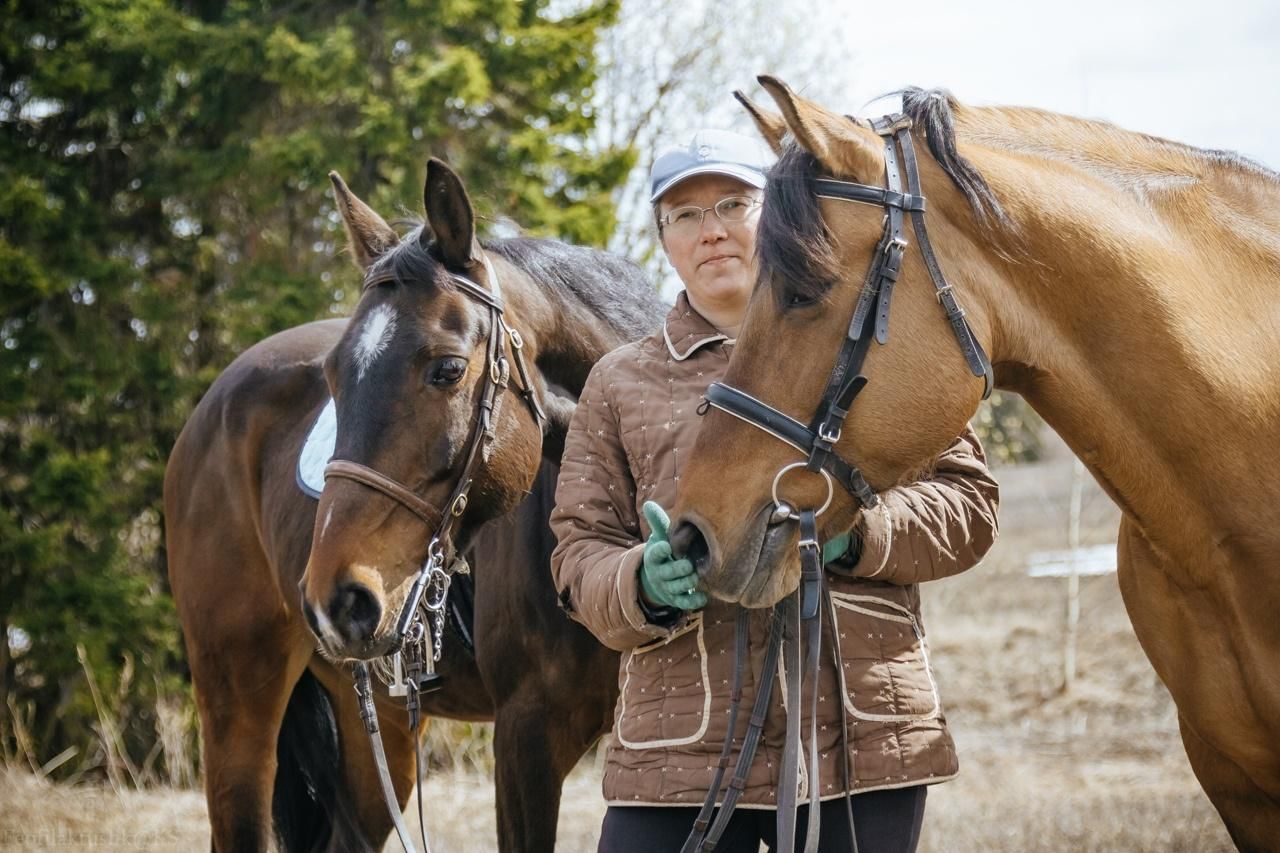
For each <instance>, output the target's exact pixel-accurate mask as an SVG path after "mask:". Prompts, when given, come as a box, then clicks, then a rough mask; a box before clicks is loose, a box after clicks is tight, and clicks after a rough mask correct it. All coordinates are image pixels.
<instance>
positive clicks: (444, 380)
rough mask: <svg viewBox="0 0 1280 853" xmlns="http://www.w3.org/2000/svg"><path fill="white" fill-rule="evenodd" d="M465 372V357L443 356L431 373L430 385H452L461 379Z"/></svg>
mask: <svg viewBox="0 0 1280 853" xmlns="http://www.w3.org/2000/svg"><path fill="white" fill-rule="evenodd" d="M466 372H467V362H466V359H462V358H445V359H441V360H440V363H439V364H438V365H437V366H436V369H435V371H434V372H432V374H431V384H432V385H453V384H454V383H456V382H457V381H458V380H459V379H461V378H462V377H463V376H464V375H465V374H466Z"/></svg>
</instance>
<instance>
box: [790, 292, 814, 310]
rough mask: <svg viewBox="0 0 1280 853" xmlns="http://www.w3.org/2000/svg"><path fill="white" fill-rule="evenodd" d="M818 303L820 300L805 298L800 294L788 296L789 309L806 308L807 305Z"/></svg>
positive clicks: (810, 297)
mask: <svg viewBox="0 0 1280 853" xmlns="http://www.w3.org/2000/svg"><path fill="white" fill-rule="evenodd" d="M817 301H818V300H816V299H814V298H813V297H812V296H805V295H803V294H800V293H791V294H788V296H787V307H788V308H804V307H805V306H806V305H812V304H813V303H815V302H817Z"/></svg>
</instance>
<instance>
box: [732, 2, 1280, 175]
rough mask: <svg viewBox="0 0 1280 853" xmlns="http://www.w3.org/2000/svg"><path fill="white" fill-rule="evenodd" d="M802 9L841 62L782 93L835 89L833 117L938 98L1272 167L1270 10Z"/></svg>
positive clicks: (937, 5)
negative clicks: (1100, 124) (908, 89)
mask: <svg viewBox="0 0 1280 853" xmlns="http://www.w3.org/2000/svg"><path fill="white" fill-rule="evenodd" d="M792 1H793V2H794V0H792ZM803 1H804V2H805V3H806V5H807V6H808V7H809V8H810V9H812V20H813V32H815V33H822V32H835V31H837V30H838V29H839V30H841V31H842V42H843V44H844V45H845V46H846V47H847V56H848V59H847V61H846V63H845V66H844V67H843V68H833V69H831V70H832V79H831V80H830V81H824V82H822V83H818V84H810V85H808V86H806V85H805V83H806V81H800V80H796V81H791V80H788V82H789V83H791V84H792V85H793V86H795V87H796V88H797V89H802V90H803V89H806V88H808V89H811V90H812V89H814V88H815V86H820V87H821V89H822V91H823V92H824V93H825V92H828V91H831V92H834V91H839V89H840V88H843V93H842V96H841V97H840V102H839V103H832V104H830V105H831V106H838V107H840V108H842V109H844V110H848V111H852V112H858V113H862V112H864V110H863V109H862V108H863V105H864V104H865V103H866V102H867V101H868V100H869V99H870V98H872V97H873V96H875V95H878V94H881V93H884V92H886V91H890V90H893V89H898V88H901V87H903V86H906V85H919V86H925V87H932V86H943V87H946V88H949V89H951V91H952V92H954V93H955V95H956V96H957V97H959V98H960V99H961V100H962V101H966V102H969V103H974V104H993V103H1004V104H1020V105H1028V106H1037V107H1044V108H1047V109H1052V110H1057V111H1060V112H1066V113H1072V114H1075V115H1082V116H1087V117H1090V118H1102V119H1107V120H1109V121H1112V122H1115V123H1116V124H1118V125H1121V126H1122V127H1126V128H1129V129H1131V130H1138V131H1143V132H1146V133H1151V134H1155V135H1157V136H1164V137H1168V138H1170V139H1175V140H1178V141H1180V142H1186V143H1190V144H1192V145H1197V146H1200V147H1205V148H1226V149H1231V150H1234V151H1238V152H1240V153H1241V154H1244V155H1246V156H1248V157H1252V158H1253V159H1255V160H1259V161H1261V162H1262V163H1264V164H1265V165H1267V166H1270V167H1271V168H1273V169H1280V3H1277V2H1275V0H1270V2H1259V1H1258V0H1253V1H1252V2H1250V0H1164V2H1159V3H1135V2H1124V0H1112V2H1107V1H1106V0H1075V2H1069V3H1061V2H1059V3H1043V2H1037V0H1023V2H1010V1H1009V0H916V2H912V3H885V2H879V3H877V2H868V0H836V2H823V0H803ZM837 82H842V84H843V85H842V86H841V87H833V86H832V84H833V83H837ZM757 93H758V94H759V90H757ZM815 94H816V91H815ZM877 111H878V110H877V109H872V110H866V112H868V113H874V112H877Z"/></svg>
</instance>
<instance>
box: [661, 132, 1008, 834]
mask: <svg viewBox="0 0 1280 853" xmlns="http://www.w3.org/2000/svg"><path fill="white" fill-rule="evenodd" d="M850 120H851V121H854V123H855V124H856V123H858V122H857V120H856V119H852V118H851V119H850ZM869 125H870V127H871V129H872V130H874V131H875V132H876V134H877V135H879V136H880V137H881V138H882V139H883V140H884V160H885V185H884V186H883V187H879V186H873V185H870V184H859V183H854V182H850V181H841V180H836V179H833V178H814V179H813V180H812V188H813V192H814V194H815V195H817V196H819V197H821V198H831V199H839V200H842V201H852V202H857V203H861V204H876V205H880V206H881V207H883V208H884V209H885V218H884V233H883V234H881V236H880V241H879V243H878V244H877V246H876V248H875V253H874V255H873V256H872V259H871V263H870V266H869V268H868V269H867V274H866V277H865V278H864V280H863V285H862V291H861V293H860V294H859V296H858V300H857V303H856V304H855V306H854V309H853V317H852V319H851V320H850V322H849V328H848V331H847V332H846V334H845V338H844V341H843V342H842V343H841V345H840V351H839V353H837V355H836V360H835V366H834V367H833V368H832V371H831V375H830V376H829V377H828V378H827V384H826V388H825V389H824V390H823V393H822V398H821V401H820V402H819V404H818V409H817V412H816V413H815V414H814V416H813V418H812V419H811V420H810V422H809V423H808V424H807V425H806V424H804V423H801V422H800V421H798V420H796V419H795V418H793V417H791V416H790V415H787V414H785V413H784V412H782V411H779V410H778V409H776V408H774V407H773V406H771V405H769V404H768V403H765V402H764V401H762V400H759V399H757V398H756V397H753V396H751V395H750V394H747V393H746V392H744V391H741V390H739V389H737V388H734V387H733V386H731V385H727V384H725V383H724V382H713V383H712V384H711V386H710V387H709V388H708V389H707V393H706V403H705V404H704V408H703V411H705V406H714V407H715V408H717V409H720V410H721V411H723V412H726V413H728V414H730V415H732V416H734V417H735V418H738V419H739V420H742V421H745V422H746V423H748V424H750V425H751V426H753V427H756V428H757V429H760V430H763V431H764V432H767V433H768V434H769V435H772V436H773V437H774V438H777V439H778V440H780V441H783V442H785V443H787V444H789V445H791V446H792V447H794V448H796V449H797V450H799V451H800V452H801V453H803V454H804V455H805V457H806V458H805V461H804V462H793V463H790V464H788V465H785V466H783V467H782V468H781V469H779V471H778V473H777V474H776V475H775V477H774V480H773V490H772V498H773V502H774V512H773V516H772V519H771V520H772V521H775V522H781V521H784V520H788V519H795V520H796V521H798V523H799V525H800V539H799V549H800V565H801V576H800V586H799V588H798V589H797V590H796V592H795V593H794V594H792V595H789V596H787V597H786V598H784V599H783V600H782V601H781V602H779V603H778V604H777V605H776V606H775V608H774V610H773V614H772V619H771V627H770V632H769V642H768V647H767V650H766V653H765V662H764V671H763V672H762V673H761V675H760V680H759V681H757V684H759V685H760V687H759V692H758V693H757V695H756V702H755V706H754V707H753V708H752V716H751V721H750V724H749V725H748V729H747V734H746V737H745V739H744V740H743V742H742V748H741V751H740V752H739V756H738V762H737V767H736V770H735V773H734V776H733V779H732V781H731V783H730V786H729V789H728V791H726V793H725V797H724V801H723V804H722V805H721V807H720V810H719V812H718V813H716V815H715V820H714V822H712V820H711V816H712V813H713V812H714V811H715V803H716V801H717V798H718V797H719V792H720V788H721V785H722V781H723V777H724V771H725V769H726V768H727V765H728V758H729V754H730V752H731V744H732V741H733V736H734V726H735V723H736V722H737V717H738V711H739V705H740V704H741V698H742V687H741V683H742V675H743V670H744V669H745V667H746V655H747V639H746V630H747V621H746V611H745V609H744V610H743V611H741V612H740V614H739V617H738V632H737V652H736V656H737V668H736V671H735V675H734V686H733V692H732V694H731V702H730V709H729V732H728V734H727V735H726V739H725V745H724V748H723V750H722V751H721V756H720V762H719V765H718V767H717V770H716V773H715V776H714V778H713V781H712V786H711V790H710V791H708V793H707V799H706V801H705V802H704V804H703V807H702V810H701V812H700V813H699V815H698V818H697V820H696V821H695V823H694V829H693V832H692V833H691V834H690V836H689V838H688V839H687V840H686V842H685V845H684V847H683V851H685V853H692V851H695V850H702V851H709V850H712V849H714V847H715V846H716V844H717V843H718V841H719V838H720V835H721V833H723V831H724V829H725V827H726V826H727V824H728V820H729V816H730V815H731V814H732V812H733V809H734V807H735V806H736V804H737V800H738V796H739V795H740V794H741V792H742V789H743V786H744V785H745V782H746V773H747V769H748V768H749V767H750V764H751V761H752V759H753V757H754V755H755V751H756V747H757V745H758V744H759V740H760V732H761V729H762V728H763V725H764V716H765V712H766V711H767V709H768V702H769V695H770V693H771V692H772V684H773V679H774V677H775V673H776V669H777V664H778V658H779V646H783V645H785V647H786V651H785V652H784V655H785V660H784V666H785V670H786V672H787V673H788V674H789V675H790V674H794V675H795V676H796V677H789V678H788V679H787V692H788V697H787V706H786V707H787V734H786V743H785V746H784V750H783V759H782V767H781V769H780V773H779V784H778V847H777V849H778V850H779V851H782V853H790V851H792V850H793V849H794V845H795V823H796V809H797V806H798V802H797V798H798V790H797V789H798V786H799V776H798V771H799V751H800V705H801V701H802V699H801V681H802V677H801V666H800V655H801V644H800V634H801V628H802V626H803V628H804V634H805V647H806V649H807V654H806V660H805V664H804V673H803V678H804V679H807V680H808V682H809V688H810V696H809V699H810V704H811V708H810V732H809V760H808V765H809V766H808V773H809V780H808V782H809V791H808V792H809V823H808V828H807V831H806V842H805V850H806V851H810V850H816V849H817V844H818V833H819V829H820V821H819V817H818V816H819V814H820V812H821V807H820V802H819V795H820V792H819V780H818V776H817V773H818V770H817V765H818V755H817V732H816V725H817V709H818V708H817V703H818V695H817V684H818V670H819V663H820V662H819V659H820V656H821V648H820V647H821V630H822V628H821V625H822V616H821V614H822V610H824V609H825V610H827V611H828V612H830V611H831V603H830V593H829V591H828V589H827V586H826V578H825V573H824V571H823V565H822V546H821V543H820V542H819V540H818V529H817V517H818V516H819V515H821V514H822V513H823V511H825V510H826V509H827V507H828V506H829V505H830V503H831V493H832V481H833V480H834V481H835V482H838V483H840V485H841V486H842V487H843V488H844V489H845V490H846V491H847V492H848V493H849V494H850V495H852V496H853V497H854V498H855V499H856V500H857V501H858V502H859V503H860V504H861V505H862V506H863V507H864V508H871V507H874V506H876V505H877V504H878V503H879V497H878V496H877V495H876V493H875V491H874V490H873V489H872V488H871V486H870V485H869V484H868V483H867V480H866V478H865V477H864V476H863V474H862V472H861V471H860V470H859V469H858V467H857V465H855V464H853V463H851V462H849V461H847V460H845V459H844V458H843V457H841V456H840V455H839V454H838V453H836V449H835V447H836V445H837V444H838V443H839V441H840V437H841V434H842V431H843V429H844V422H845V419H846V418H847V417H848V416H849V409H850V407H851V406H852V405H853V401H854V399H855V398H856V397H857V396H858V393H859V392H860V391H861V390H862V389H863V387H865V386H866V384H867V377H866V376H864V375H863V373H862V366H863V363H864V361H865V360H866V357H867V353H868V352H869V350H870V348H871V342H872V340H873V338H874V340H875V341H877V342H879V343H880V344H882V345H883V344H884V343H886V342H887V341H888V339H889V308H890V304H891V301H892V299H893V288H894V285H895V283H896V282H897V280H898V275H899V273H900V272H901V270H902V258H903V254H904V252H905V251H906V248H907V246H908V241H907V238H906V236H905V235H904V229H903V219H904V217H908V218H910V219H911V224H912V226H913V229H914V231H915V235H916V240H917V242H918V243H919V244H920V253H921V255H922V256H923V258H924V262H925V266H926V268H927V269H928V270H929V277H930V278H931V279H932V280H933V285H934V288H935V290H936V296H937V299H938V304H939V305H940V306H941V307H942V309H943V311H944V312H945V314H946V316H947V320H948V322H949V323H950V324H951V329H952V331H953V333H954V334H955V337H956V340H957V342H959V344H960V350H961V352H962V353H963V355H964V358H965V361H966V363H967V364H968V365H969V369H970V371H971V372H972V373H973V375H974V376H981V377H982V378H983V381H984V383H985V384H984V388H983V394H982V396H983V399H986V398H987V397H988V396H990V394H991V390H992V387H993V385H994V381H993V374H992V369H991V361H990V359H989V358H988V357H987V354H986V352H985V351H984V350H983V348H982V344H981V343H980V342H979V341H978V339H977V337H976V336H975V335H974V334H973V330H972V329H971V328H970V327H969V323H968V321H967V320H965V312H964V309H963V308H961V307H960V305H959V303H958V301H957V300H956V296H955V291H954V288H953V287H952V285H951V284H949V283H948V282H947V280H946V278H945V277H944V276H943V274H942V269H941V268H940V267H939V266H938V261H937V258H936V256H935V255H934V252H933V247H932V245H931V244H930V242H929V234H928V231H927V230H926V229H925V222H924V212H925V198H924V195H923V194H922V193H921V189H920V172H919V168H918V164H917V162H916V154H915V148H914V146H913V144H912V141H911V119H910V118H909V117H908V116H905V115H901V114H896V115H891V116H885V117H883V118H881V119H877V120H873V121H871V122H869ZM899 149H901V163H902V166H903V167H905V173H906V189H905V191H904V190H903V186H902V177H903V175H902V173H903V171H904V169H903V168H900V167H899V155H898V151H899ZM800 467H803V468H806V469H807V470H809V471H813V472H815V473H818V474H821V475H822V477H823V479H825V480H826V482H827V499H826V501H825V502H824V503H823V504H822V506H821V507H819V508H818V509H816V510H815V509H813V508H806V509H803V510H797V509H796V508H795V507H794V506H793V505H792V504H790V503H788V502H786V501H784V500H782V499H781V498H780V497H779V495H778V485H779V482H780V481H781V480H782V478H783V477H785V476H786V474H787V472H788V471H791V470H793V469H795V468H800ZM830 635H831V640H832V654H833V656H834V657H835V661H834V664H835V670H836V674H837V681H838V684H839V689H840V691H841V693H842V694H843V693H844V691H845V684H844V667H843V666H841V662H840V650H839V638H838V632H837V631H836V630H835V628H834V625H833V626H832V630H831V632H830ZM840 703H841V708H842V710H843V708H844V703H843V700H840ZM847 723H848V721H847V719H845V720H843V721H842V724H841V732H840V736H841V749H842V751H843V753H844V777H845V778H844V785H845V793H846V805H847V795H848V794H849V793H850V792H851V788H850V785H851V783H852V781H853V780H852V773H851V771H850V767H849V750H848V725H847ZM847 814H848V818H849V824H850V825H849V834H850V838H854V842H853V843H854V847H853V849H854V851H855V853H856V850H857V841H856V838H855V836H854V827H853V812H852V808H851V807H849V808H848V809H847Z"/></svg>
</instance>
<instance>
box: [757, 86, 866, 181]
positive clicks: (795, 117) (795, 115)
mask: <svg viewBox="0 0 1280 853" xmlns="http://www.w3.org/2000/svg"><path fill="white" fill-rule="evenodd" d="M756 79H757V80H759V81H760V85H761V86H763V87H764V88H765V91H767V92H768V93H769V95H770V96H771V97H772V98H773V100H774V102H775V103H777V105H778V109H780V110H782V120H783V121H784V122H785V123H786V125H787V129H789V130H790V131H791V135H792V136H794V137H795V139H796V142H798V143H799V144H800V146H801V147H802V148H804V149H805V150H806V151H808V152H809V153H810V154H812V155H813V156H814V157H817V158H818V162H820V163H821V164H822V165H823V166H825V167H826V168H827V169H829V170H830V171H831V172H832V173H833V174H836V175H843V176H847V177H856V178H859V179H861V180H864V181H865V180H868V179H870V177H871V176H877V177H878V176H879V175H881V174H883V173H884V152H883V150H882V149H881V146H880V145H879V144H878V143H876V142H873V141H872V140H871V139H869V138H868V137H869V135H870V132H869V131H866V130H864V129H863V128H861V127H859V126H858V125H856V124H854V123H853V122H852V121H850V120H849V119H848V118H847V117H846V116H842V115H838V114H836V113H833V112H831V111H830V110H828V109H826V108H824V107H822V106H819V105H818V104H815V103H814V102H813V101H810V100H807V99H805V98H802V97H800V96H799V95H797V94H796V93H795V92H793V91H792V90H791V87H790V86H788V85H787V84H786V83H783V82H782V81H781V80H779V79H778V78H776V77H769V76H767V75H766V76H761V77H757V78H756Z"/></svg>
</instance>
